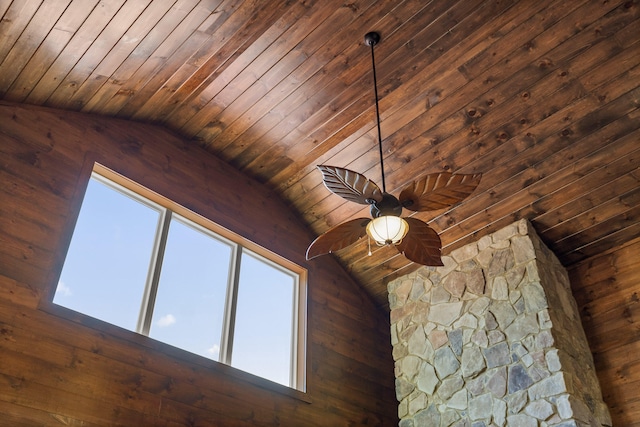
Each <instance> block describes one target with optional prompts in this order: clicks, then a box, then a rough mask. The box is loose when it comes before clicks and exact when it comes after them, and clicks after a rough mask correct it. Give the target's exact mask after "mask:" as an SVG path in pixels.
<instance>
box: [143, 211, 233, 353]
mask: <svg viewBox="0 0 640 427" xmlns="http://www.w3.org/2000/svg"><path fill="white" fill-rule="evenodd" d="M231 254H232V247H231V245H229V244H227V243H224V242H222V241H220V240H217V239H215V238H213V237H211V236H210V235H208V234H205V233H203V232H202V231H199V230H197V229H195V228H193V227H191V226H188V225H186V224H185V223H184V222H182V221H178V220H176V219H173V220H172V221H171V225H170V227H169V235H168V237H167V246H166V250H165V255H164V262H163V265H162V272H161V274H160V282H159V285H158V293H157V297H156V305H155V309H154V314H153V320H152V323H151V330H150V332H149V336H150V337H152V338H155V339H158V340H160V341H163V342H166V343H169V344H171V345H174V346H176V347H179V348H182V349H184V350H188V351H190V352H192V353H196V354H199V355H201V356H205V357H208V358H211V359H214V360H218V358H219V351H220V336H221V333H222V321H223V315H224V304H225V298H226V291H227V277H228V275H229V265H230V260H231Z"/></svg>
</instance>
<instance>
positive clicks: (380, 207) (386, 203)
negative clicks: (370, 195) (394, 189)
mask: <svg viewBox="0 0 640 427" xmlns="http://www.w3.org/2000/svg"><path fill="white" fill-rule="evenodd" d="M400 214H402V205H401V204H400V201H399V200H398V198H397V197H395V196H394V195H392V194H389V193H383V194H382V200H380V201H379V202H375V203H373V204H372V205H371V216H372V217H373V218H379V217H381V216H385V215H393V216H400Z"/></svg>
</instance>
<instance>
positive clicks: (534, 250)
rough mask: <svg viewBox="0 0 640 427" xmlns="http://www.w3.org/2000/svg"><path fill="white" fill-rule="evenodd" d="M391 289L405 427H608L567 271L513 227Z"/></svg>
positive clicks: (523, 224)
mask: <svg viewBox="0 0 640 427" xmlns="http://www.w3.org/2000/svg"><path fill="white" fill-rule="evenodd" d="M443 263H444V264H445V265H444V267H423V268H421V269H419V270H418V271H416V272H414V273H412V274H410V275H407V276H405V277H401V278H398V279H396V280H394V281H392V282H390V283H389V285H388V288H389V302H390V308H391V336H392V344H393V356H394V360H395V373H396V395H397V398H398V401H399V409H398V413H399V417H400V420H401V421H400V426H401V427H449V426H454V427H463V426H468V427H489V426H499V427H503V426H513V427H546V426H557V427H572V426H574V427H584V426H590V427H601V426H610V425H611V420H610V417H609V412H608V409H607V407H606V406H605V404H604V403H603V401H602V394H601V391H600V386H599V384H598V380H597V377H596V374H595V369H594V366H593V359H592V357H591V353H590V351H589V347H588V344H587V341H586V337H585V334H584V331H583V329H582V325H581V323H580V317H579V315H578V310H577V306H576V303H575V300H574V299H573V296H572V294H571V289H570V286H569V280H568V276H567V273H566V271H565V269H564V268H563V267H562V265H561V264H560V262H559V261H558V260H557V258H556V257H555V256H554V255H553V253H551V251H550V250H549V249H548V248H546V246H545V245H544V244H543V243H542V242H541V241H540V239H539V238H538V236H537V235H536V234H535V232H534V230H533V228H532V227H531V225H530V224H529V223H528V222H527V221H525V220H522V221H519V222H516V223H514V224H511V225H510V226H508V227H505V228H504V229H502V230H500V231H498V232H496V233H494V234H492V235H490V236H486V237H483V238H482V239H480V240H479V241H478V242H476V243H472V244H469V245H466V246H464V247H462V248H460V249H457V250H455V251H453V252H452V253H451V255H450V256H445V257H443Z"/></svg>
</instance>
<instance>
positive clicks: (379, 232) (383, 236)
mask: <svg viewBox="0 0 640 427" xmlns="http://www.w3.org/2000/svg"><path fill="white" fill-rule="evenodd" d="M407 232H409V224H408V223H407V221H405V220H404V219H402V218H400V217H399V216H395V215H384V216H379V217H377V218H374V219H372V220H371V221H370V222H369V224H367V234H368V235H369V237H371V238H372V239H373V240H374V241H375V242H376V244H377V245H378V246H386V245H397V244H398V243H400V242H402V239H404V236H406V235H407Z"/></svg>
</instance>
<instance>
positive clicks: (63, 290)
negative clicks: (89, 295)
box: [56, 280, 73, 297]
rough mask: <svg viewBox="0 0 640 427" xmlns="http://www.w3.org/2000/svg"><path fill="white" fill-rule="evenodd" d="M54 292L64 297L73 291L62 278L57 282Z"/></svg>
mask: <svg viewBox="0 0 640 427" xmlns="http://www.w3.org/2000/svg"><path fill="white" fill-rule="evenodd" d="M56 293H57V294H60V295H62V296H64V297H68V296H71V295H73V292H71V288H70V287H68V286H67V285H66V283H64V282H63V281H62V280H60V281H59V282H58V289H56Z"/></svg>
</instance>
